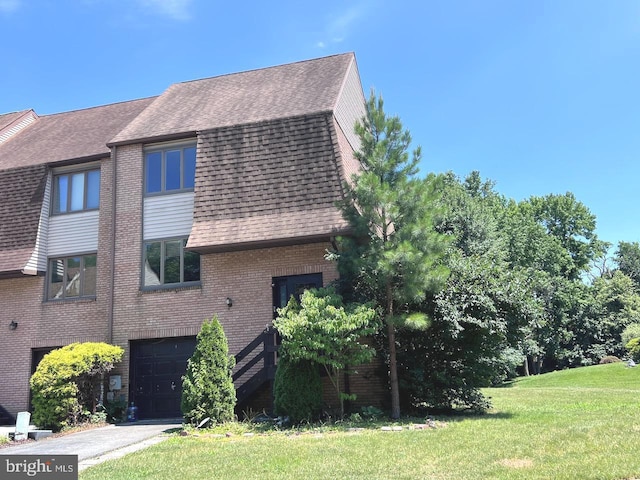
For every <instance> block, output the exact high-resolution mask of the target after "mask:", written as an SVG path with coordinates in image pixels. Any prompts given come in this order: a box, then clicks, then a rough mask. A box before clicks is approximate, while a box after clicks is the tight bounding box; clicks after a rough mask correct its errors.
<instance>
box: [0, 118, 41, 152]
mask: <svg viewBox="0 0 640 480" xmlns="http://www.w3.org/2000/svg"><path fill="white" fill-rule="evenodd" d="M36 119H37V116H36V114H35V112H34V111H33V110H32V111H30V112H28V113H27V114H26V115H25V116H24V117H22V118H21V119H20V121H19V122H18V123H16V124H15V125H12V126H11V127H9V128H7V129H6V130H3V131H2V132H0V144H2V143H4V142H6V141H7V140H9V139H10V138H11V137H13V136H14V135H15V134H16V133H18V132H19V131H20V130H22V129H24V128H25V127H28V126H29V125H31V124H32V123H33V122H35V121H36Z"/></svg>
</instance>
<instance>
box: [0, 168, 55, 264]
mask: <svg viewBox="0 0 640 480" xmlns="http://www.w3.org/2000/svg"><path fill="white" fill-rule="evenodd" d="M46 180H47V167H46V166H45V165H32V166H28V167H22V168H14V169H11V170H0V275H2V274H3V273H5V274H6V273H8V272H19V271H20V270H21V269H22V268H24V267H25V265H26V263H27V260H28V259H29V257H30V255H31V253H32V252H33V248H34V246H35V241H36V235H37V233H38V221H39V219H40V211H41V208H42V199H43V197H44V188H45V184H46Z"/></svg>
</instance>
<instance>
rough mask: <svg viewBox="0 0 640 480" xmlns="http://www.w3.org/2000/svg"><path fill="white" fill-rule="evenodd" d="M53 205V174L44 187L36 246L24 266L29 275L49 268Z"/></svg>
mask: <svg viewBox="0 0 640 480" xmlns="http://www.w3.org/2000/svg"><path fill="white" fill-rule="evenodd" d="M50 205H51V175H49V176H48V177H47V184H46V185H45V188H44V199H43V201H42V209H41V210H40V220H39V221H38V233H37V235H36V247H35V248H34V250H33V253H32V254H31V257H30V258H29V261H28V262H27V265H26V266H25V267H24V273H25V274H27V275H36V274H37V273H38V272H44V271H46V270H47V241H46V239H47V236H48V232H49V220H50V219H51V218H50V217H49V206H50Z"/></svg>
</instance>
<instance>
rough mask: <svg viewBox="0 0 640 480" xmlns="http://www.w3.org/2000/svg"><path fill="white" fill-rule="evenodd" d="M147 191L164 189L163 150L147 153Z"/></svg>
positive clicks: (152, 191)
mask: <svg viewBox="0 0 640 480" xmlns="http://www.w3.org/2000/svg"><path fill="white" fill-rule="evenodd" d="M145 163H146V164H145V171H146V179H145V181H146V184H147V193H154V192H159V191H160V190H161V189H162V152H153V153H147V159H146V162H145Z"/></svg>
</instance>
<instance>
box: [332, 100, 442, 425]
mask: <svg viewBox="0 0 640 480" xmlns="http://www.w3.org/2000/svg"><path fill="white" fill-rule="evenodd" d="M355 132H356V134H357V135H358V137H359V139H360V143H361V145H360V150H359V151H358V152H356V158H357V159H358V160H359V161H360V164H361V166H362V169H361V171H360V173H359V174H357V175H355V176H354V177H353V178H352V179H351V180H352V181H351V183H348V184H347V185H346V186H345V190H346V196H345V200H344V201H343V202H342V203H341V209H342V212H343V215H344V217H345V218H346V219H347V220H349V222H350V223H351V225H352V227H353V229H354V232H355V235H354V236H353V237H350V238H343V239H341V242H342V243H341V245H340V246H339V248H338V251H337V252H336V257H337V259H338V268H339V270H340V273H341V275H342V276H343V278H344V280H345V284H348V285H350V286H351V287H353V289H354V290H355V294H356V295H357V296H358V297H360V298H361V299H366V300H371V299H374V300H376V301H377V303H378V304H379V305H380V306H381V308H382V309H383V310H384V320H385V323H386V333H387V337H388V363H389V382H390V387H391V417H392V418H399V416H400V394H399V384H398V371H397V361H396V330H397V329H398V328H419V329H422V328H426V327H427V326H428V323H429V322H428V318H426V316H425V315H424V314H423V313H419V312H420V310H419V309H418V308H417V306H418V305H419V304H420V303H421V302H423V301H424V299H425V296H426V295H427V294H428V293H429V292H435V291H436V290H438V289H439V288H440V287H441V286H442V285H443V284H444V281H445V280H446V277H447V275H448V271H447V269H446V268H445V267H443V266H442V263H441V262H440V259H441V258H442V255H443V254H444V251H445V249H446V247H447V245H448V239H447V238H446V236H444V235H441V234H439V233H437V232H436V231H435V230H434V227H433V226H434V219H435V217H436V215H437V213H438V212H437V210H436V206H435V205H436V202H435V201H434V200H435V198H436V197H437V192H438V188H437V180H436V178H435V177H433V176H430V177H428V178H427V179H421V178H417V177H416V174H417V173H418V163H419V161H420V148H418V149H416V150H415V151H414V152H413V154H412V155H411V158H409V153H408V149H409V146H410V144H411V135H410V134H409V132H408V131H407V130H405V129H403V127H402V123H401V122H400V119H399V118H398V117H396V116H387V115H386V114H385V112H384V108H383V101H382V98H380V97H376V95H375V92H373V91H372V92H371V96H370V98H369V100H368V101H367V104H366V115H365V117H364V118H363V119H362V120H361V121H359V122H356V125H355Z"/></svg>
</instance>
